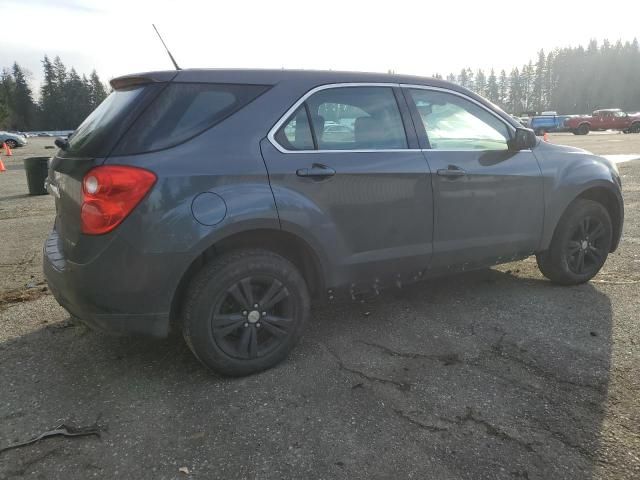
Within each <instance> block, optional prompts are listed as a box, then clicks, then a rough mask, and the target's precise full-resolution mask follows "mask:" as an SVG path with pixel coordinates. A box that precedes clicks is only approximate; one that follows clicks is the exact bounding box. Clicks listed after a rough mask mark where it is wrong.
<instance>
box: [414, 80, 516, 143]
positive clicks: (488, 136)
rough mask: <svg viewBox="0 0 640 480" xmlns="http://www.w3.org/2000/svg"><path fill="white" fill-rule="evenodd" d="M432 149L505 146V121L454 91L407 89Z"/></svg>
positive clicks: (508, 136)
mask: <svg viewBox="0 0 640 480" xmlns="http://www.w3.org/2000/svg"><path fill="white" fill-rule="evenodd" d="M409 91H410V95H411V98H412V99H413V102H414V104H415V106H416V108H417V110H418V113H419V114H420V118H421V119H422V124H423V125H424V129H425V131H426V133H427V137H428V139H429V145H430V148H431V149H432V150H507V149H508V148H509V147H508V141H509V139H510V138H511V137H510V133H509V128H508V127H507V125H506V124H505V123H504V122H502V121H501V120H499V119H498V118H496V117H495V116H494V115H492V114H491V113H489V112H488V111H487V110H485V109H484V108H482V107H480V106H478V105H476V104H475V103H473V102H471V101H469V100H466V99H465V98H462V97H460V96H458V95H454V94H451V93H446V92H440V91H437V90H424V89H410V90H409Z"/></svg>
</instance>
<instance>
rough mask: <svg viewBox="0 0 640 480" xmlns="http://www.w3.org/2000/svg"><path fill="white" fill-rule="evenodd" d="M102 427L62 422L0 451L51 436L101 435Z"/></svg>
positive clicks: (30, 443)
mask: <svg viewBox="0 0 640 480" xmlns="http://www.w3.org/2000/svg"><path fill="white" fill-rule="evenodd" d="M100 431H101V428H100V426H99V425H98V424H97V423H94V424H93V425H89V426H87V427H74V426H73V425H65V424H64V423H61V424H60V425H58V426H57V427H54V428H53V429H52V430H49V431H46V432H44V433H41V434H40V435H38V436H37V437H34V438H32V439H31V440H27V441H26V442H20V443H14V444H13V445H9V446H7V447H3V448H0V453H3V452H6V451H8V450H13V449H14V448H20V447H26V446H28V445H33V444H34V443H37V442H39V441H40V440H43V439H45V438H49V437H57V436H60V435H62V436H64V437H86V436H89V435H95V436H96V437H100Z"/></svg>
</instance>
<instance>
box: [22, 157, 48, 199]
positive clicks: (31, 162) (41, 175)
mask: <svg viewBox="0 0 640 480" xmlns="http://www.w3.org/2000/svg"><path fill="white" fill-rule="evenodd" d="M48 161H49V157H30V158H25V159H24V169H25V171H26V172H27V185H28V186H29V195H46V194H47V190H46V189H45V188H44V181H45V180H46V179H47V168H48V165H47V162H48Z"/></svg>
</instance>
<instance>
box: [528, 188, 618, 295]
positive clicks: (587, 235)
mask: <svg viewBox="0 0 640 480" xmlns="http://www.w3.org/2000/svg"><path fill="white" fill-rule="evenodd" d="M612 231H613V228H612V224H611V217H610V216H609V213H608V212H607V209H606V208H604V206H603V205H602V204H600V203H598V202H594V201H593V200H584V199H578V200H575V201H574V202H573V203H571V205H569V207H568V208H567V210H566V211H565V212H564V214H563V215H562V217H561V218H560V221H559V222H558V226H557V227H556V231H555V232H554V233H553V238H552V239H551V244H550V245H549V249H548V250H547V251H545V252H542V253H539V254H537V255H536V260H537V261H538V267H539V268H540V271H541V272H542V274H543V275H544V276H545V277H547V278H548V279H549V280H551V281H552V282H554V283H558V284H560V285H577V284H579V283H584V282H587V281H589V280H591V279H592V278H593V277H594V276H595V275H596V274H597V273H598V272H599V271H600V269H601V268H602V265H604V262H605V261H606V260H607V255H608V254H609V250H610V249H611V241H612Z"/></svg>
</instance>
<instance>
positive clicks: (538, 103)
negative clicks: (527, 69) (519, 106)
mask: <svg viewBox="0 0 640 480" xmlns="http://www.w3.org/2000/svg"><path fill="white" fill-rule="evenodd" d="M546 62H547V59H546V57H545V55H544V50H540V52H539V53H538V62H537V63H536V66H535V72H534V74H533V91H532V95H531V97H532V98H531V104H532V105H531V106H532V107H533V109H534V110H536V111H537V112H538V113H540V112H542V110H544V109H545V96H544V94H545V91H544V84H545V67H546Z"/></svg>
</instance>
